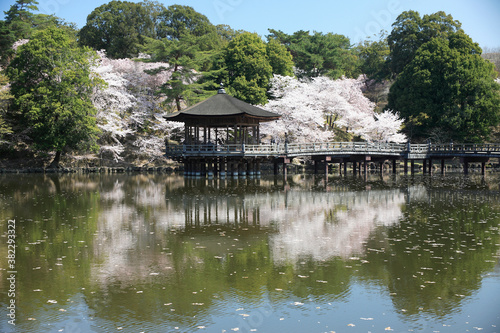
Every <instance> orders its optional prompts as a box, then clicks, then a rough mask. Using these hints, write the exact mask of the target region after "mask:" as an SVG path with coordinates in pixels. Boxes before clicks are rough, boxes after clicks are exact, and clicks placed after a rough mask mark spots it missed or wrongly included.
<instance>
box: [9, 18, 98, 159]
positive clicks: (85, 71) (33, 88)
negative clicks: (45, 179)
mask: <svg viewBox="0 0 500 333" xmlns="http://www.w3.org/2000/svg"><path fill="white" fill-rule="evenodd" d="M94 57H95V53H93V52H91V50H90V49H88V48H79V47H78V46H77V45H76V41H75V40H74V39H72V38H71V37H69V36H68V35H67V34H66V32H65V31H63V30H61V29H56V28H48V29H45V30H42V31H40V32H37V33H36V34H35V35H34V36H33V37H32V38H31V40H30V41H29V42H28V43H27V44H25V45H22V46H20V47H19V49H18V54H17V55H16V57H15V58H14V59H13V61H12V62H11V64H10V67H9V68H8V70H9V74H10V76H11V80H12V85H11V91H12V95H13V96H14V102H13V108H14V110H15V111H17V112H19V113H20V115H21V119H20V122H21V125H22V126H24V127H25V128H27V129H28V133H29V135H30V137H31V139H32V140H33V146H34V147H35V148H36V149H39V150H42V151H55V152H56V158H55V159H54V166H57V164H58V162H59V161H58V158H59V157H60V155H61V153H62V152H63V151H65V150H67V149H79V148H81V149H93V148H95V147H96V145H95V143H96V139H97V133H98V129H97V126H96V121H95V114H96V109H95V107H94V106H93V105H92V101H91V98H90V96H91V95H92V92H93V89H94V88H95V87H96V86H98V85H99V84H100V82H101V81H100V80H99V79H98V78H97V77H95V76H94V75H92V73H91V70H90V66H91V64H92V61H93V58H94Z"/></svg>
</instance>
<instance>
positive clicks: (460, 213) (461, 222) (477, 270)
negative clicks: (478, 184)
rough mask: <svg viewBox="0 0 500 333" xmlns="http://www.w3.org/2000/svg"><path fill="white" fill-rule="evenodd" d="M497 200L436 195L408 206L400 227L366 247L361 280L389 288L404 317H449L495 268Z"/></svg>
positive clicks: (474, 195)
mask: <svg viewBox="0 0 500 333" xmlns="http://www.w3.org/2000/svg"><path fill="white" fill-rule="evenodd" d="M498 197H499V195H498V193H493V195H492V196H488V195H485V193H484V192H482V193H480V192H476V191H463V190H462V191H456V190H455V191H442V190H438V191H430V192H429V193H428V195H427V196H425V197H423V198H420V200H414V201H411V202H409V204H408V205H407V206H406V208H405V210H404V212H403V215H404V218H403V219H402V220H401V223H399V224H397V225H394V226H391V227H389V228H388V229H387V231H386V234H385V235H379V237H376V238H372V240H371V241H370V242H369V243H368V244H367V249H368V250H367V255H366V260H368V261H369V262H370V263H371V265H364V266H363V268H364V270H363V271H362V273H361V275H362V276H365V278H366V279H368V280H371V279H373V278H375V279H376V280H380V282H381V283H383V284H385V285H387V286H388V288H389V290H390V292H391V293H393V295H394V297H393V301H394V303H395V306H396V308H397V309H405V311H407V314H415V313H418V312H420V311H422V310H423V311H425V312H431V313H435V314H437V315H439V316H442V315H446V314H448V313H450V311H452V310H453V309H454V308H456V307H457V305H458V304H460V303H461V301H462V300H463V299H464V298H465V297H466V296H470V295H472V294H473V292H474V291H476V290H477V289H478V288H479V287H480V285H481V280H482V278H483V276H484V274H485V273H487V272H488V271H491V270H492V269H493V268H494V267H495V265H496V264H497V260H495V259H494V255H495V253H497V252H498V251H499V245H498V243H499V240H500V239H499V237H498V223H499V221H500V220H499V215H498V212H499V210H500V205H499V201H498ZM438 198H439V200H437V199H438ZM379 266H382V267H384V270H380V269H378V267H379Z"/></svg>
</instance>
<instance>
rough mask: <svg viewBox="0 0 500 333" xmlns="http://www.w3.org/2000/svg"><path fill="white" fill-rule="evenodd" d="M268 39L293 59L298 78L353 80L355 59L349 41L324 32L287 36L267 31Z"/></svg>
mask: <svg viewBox="0 0 500 333" xmlns="http://www.w3.org/2000/svg"><path fill="white" fill-rule="evenodd" d="M269 32H270V35H268V39H269V40H273V39H274V40H277V41H279V42H280V43H281V44H283V45H285V46H286V48H287V49H288V51H290V53H291V54H292V56H293V62H294V63H295V67H296V69H297V73H296V74H297V76H299V77H301V78H302V77H308V78H311V77H317V76H328V77H330V78H333V79H338V78H340V77H341V76H347V77H354V76H356V75H357V72H356V56H354V55H353V54H352V52H351V43H350V41H349V38H347V37H345V36H343V35H338V34H333V33H327V34H323V33H321V32H314V34H312V35H311V34H310V33H309V31H303V30H300V31H297V32H295V33H293V34H292V35H288V34H286V33H284V32H282V31H280V30H274V29H269Z"/></svg>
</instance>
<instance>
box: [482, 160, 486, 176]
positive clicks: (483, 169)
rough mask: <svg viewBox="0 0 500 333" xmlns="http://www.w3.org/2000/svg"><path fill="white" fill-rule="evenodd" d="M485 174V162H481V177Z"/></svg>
mask: <svg viewBox="0 0 500 333" xmlns="http://www.w3.org/2000/svg"><path fill="white" fill-rule="evenodd" d="M485 173H486V162H481V175H483V176H484V174H485Z"/></svg>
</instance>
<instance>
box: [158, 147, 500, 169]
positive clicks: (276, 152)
mask: <svg viewBox="0 0 500 333" xmlns="http://www.w3.org/2000/svg"><path fill="white" fill-rule="evenodd" d="M166 156H167V157H170V158H173V159H175V160H178V161H181V162H183V163H184V164H185V174H186V175H197V176H198V175H200V176H201V175H205V174H208V175H209V176H210V175H214V174H219V175H221V176H224V175H226V174H228V175H246V174H250V175H253V174H259V173H260V163H261V162H263V161H269V162H273V163H274V171H275V174H276V173H278V169H279V165H280V164H283V171H284V173H286V170H287V168H286V165H287V164H288V163H290V162H291V160H292V159H293V158H299V157H309V158H311V159H312V160H313V161H314V162H315V171H316V172H318V170H319V165H321V164H323V165H324V167H325V172H328V164H329V163H339V164H340V166H341V172H342V166H343V168H344V172H347V165H348V163H351V164H352V169H353V171H354V172H357V171H358V170H359V171H360V172H361V170H363V171H364V172H365V173H366V172H367V169H368V165H369V164H370V163H375V164H377V163H378V164H379V166H380V168H382V167H383V164H384V163H387V162H388V161H389V162H392V170H393V172H396V170H397V161H403V162H404V172H405V173H407V172H408V163H410V165H411V172H412V173H413V172H414V168H415V166H414V163H415V161H418V160H421V161H422V162H423V172H424V173H427V172H429V173H431V172H432V166H433V161H440V162H441V172H444V170H445V160H447V159H453V158H460V161H461V162H462V163H463V165H464V172H465V173H468V171H469V163H481V171H482V173H484V172H485V165H486V163H487V162H488V161H489V160H490V159H491V158H500V144H454V143H450V144H431V143H429V144H410V143H408V144H396V143H369V142H323V143H285V144H260V145H250V144H227V145H215V144H197V145H196V144H195V145H169V146H167V148H166Z"/></svg>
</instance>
